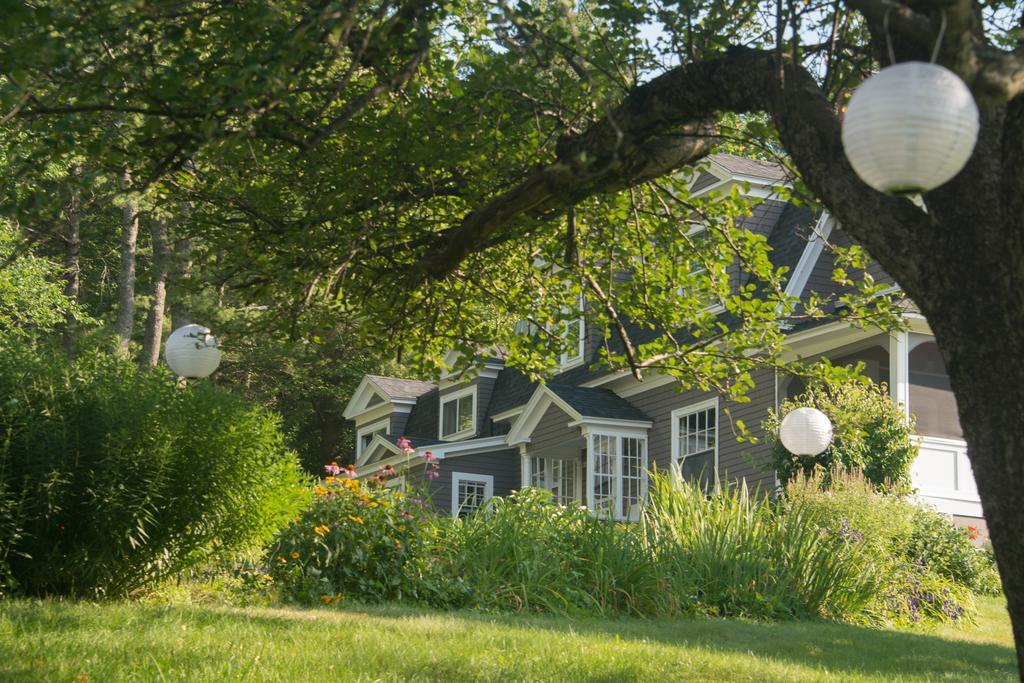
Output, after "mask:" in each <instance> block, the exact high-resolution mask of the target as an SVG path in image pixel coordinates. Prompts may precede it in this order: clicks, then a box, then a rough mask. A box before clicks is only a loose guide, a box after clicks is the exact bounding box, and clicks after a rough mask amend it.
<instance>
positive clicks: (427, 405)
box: [405, 389, 439, 439]
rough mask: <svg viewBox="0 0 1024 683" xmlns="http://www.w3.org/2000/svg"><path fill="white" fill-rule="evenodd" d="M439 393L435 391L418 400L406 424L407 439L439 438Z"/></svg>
mask: <svg viewBox="0 0 1024 683" xmlns="http://www.w3.org/2000/svg"><path fill="white" fill-rule="evenodd" d="M438 403H439V402H438V391H437V389H433V390H431V391H428V392H427V393H425V394H423V395H422V396H420V397H419V398H418V399H416V405H415V406H413V408H412V412H410V413H409V420H408V421H407V422H406V423H405V435H406V436H407V437H410V438H412V437H421V438H426V439H430V438H435V437H436V436H437V420H438V417H437V411H438Z"/></svg>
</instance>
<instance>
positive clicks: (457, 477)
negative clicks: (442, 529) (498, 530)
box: [452, 472, 494, 517]
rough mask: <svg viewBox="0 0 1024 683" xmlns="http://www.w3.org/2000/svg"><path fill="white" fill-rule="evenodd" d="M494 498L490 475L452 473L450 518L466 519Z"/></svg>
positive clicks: (492, 478) (492, 481)
mask: <svg viewBox="0 0 1024 683" xmlns="http://www.w3.org/2000/svg"><path fill="white" fill-rule="evenodd" d="M493 497H494V477H493V476H491V475H490V474H467V473H466V472H452V517H466V516H467V515H470V514H472V513H474V512H476V511H477V510H479V509H481V508H482V507H483V506H484V505H486V504H487V501H489V500H490V499H491V498H493Z"/></svg>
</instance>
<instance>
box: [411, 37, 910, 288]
mask: <svg viewBox="0 0 1024 683" xmlns="http://www.w3.org/2000/svg"><path fill="white" fill-rule="evenodd" d="M785 71H786V74H785V79H784V81H785V83H786V84H787V85H786V88H785V90H782V89H781V88H780V86H779V85H778V72H777V69H776V63H775V57H774V55H773V54H772V53H770V52H761V51H753V50H745V49H737V50H733V51H731V52H729V53H728V54H726V55H725V56H723V57H721V58H718V59H714V60H708V61H703V62H697V63H694V64H689V65H686V66H682V67H678V68H676V69H673V70H672V71H669V72H667V73H665V74H663V75H661V76H659V77H657V78H655V79H654V80H652V81H650V82H649V83H646V84H644V85H642V86H640V87H638V88H636V89H635V90H633V91H632V92H631V93H630V94H629V95H628V96H627V97H626V99H625V100H624V101H623V102H622V103H621V104H620V105H619V106H618V107H616V108H615V109H614V110H613V111H612V112H610V113H609V114H608V115H607V116H605V117H604V118H602V119H601V120H599V121H597V122H596V123H594V124H593V125H592V126H591V127H590V128H589V129H588V130H586V131H584V132H583V133H582V134H580V135H578V136H574V137H571V138H566V139H564V140H562V141H561V143H560V144H559V146H558V154H557V159H556V161H555V162H553V163H551V164H549V165H548V166H546V167H543V168H541V169H539V170H537V171H535V172H534V173H533V175H532V176H531V177H530V178H528V179H527V180H526V181H524V182H523V183H522V184H520V185H519V186H517V187H515V188H513V189H511V190H509V191H508V192H505V193H504V194H502V195H500V196H498V197H496V198H494V199H493V200H491V201H490V202H488V203H487V204H485V205H484V206H483V207H481V208H480V209H478V210H476V211H473V212H472V213H470V214H469V215H467V216H466V217H465V219H464V220H463V222H462V223H461V224H460V225H458V226H456V227H454V228H452V229H451V230H449V231H447V232H445V233H442V234H441V235H440V236H439V237H438V241H437V243H436V244H435V245H434V246H433V247H432V248H431V249H429V250H428V252H427V253H426V255H425V256H424V258H423V259H422V261H421V263H420V264H419V268H418V269H417V271H416V272H415V273H413V276H414V279H416V280H422V279H423V278H428V279H429V278H440V277H443V276H445V275H446V274H447V273H449V272H451V271H452V270H453V269H454V268H455V267H457V266H458V264H459V263H461V261H462V260H463V259H464V258H465V257H466V256H468V255H469V254H470V253H472V252H473V251H476V250H479V249H482V248H484V247H485V246H486V245H487V244H489V243H495V242H499V241H502V239H503V238H511V237H513V236H515V235H516V234H517V233H518V232H520V231H522V230H523V228H524V224H525V225H528V224H530V223H533V222H536V221H540V220H544V219H546V218H548V217H549V216H550V215H551V214H552V212H553V211H555V210H557V209H564V208H566V207H568V206H572V205H573V204H575V203H577V202H579V201H580V200H582V199H584V198H586V197H588V196H591V195H594V194H597V193H603V192H612V191H617V190H620V189H623V188H626V187H630V186H632V185H635V184H637V183H640V182H643V181H645V180H648V179H650V178H654V177H657V176H660V175H664V174H666V173H668V172H670V171H672V170H674V169H676V168H679V167H681V166H685V165H688V164H693V163H695V162H696V161H698V160H699V159H701V158H702V157H704V156H706V155H707V154H708V153H709V152H710V151H711V150H712V149H713V147H714V145H715V143H716V139H715V138H714V135H713V121H714V120H715V118H716V116H717V114H718V113H719V112H722V111H734V112H755V111H766V112H769V113H770V114H771V115H772V116H773V117H774V119H775V121H776V126H777V127H778V128H779V130H780V132H781V134H782V138H783V143H784V144H785V145H786V147H787V149H788V150H789V151H790V153H791V154H792V155H793V158H794V160H795V161H796V166H797V168H798V169H799V170H800V172H801V175H802V176H803V177H804V179H805V180H806V181H807V182H808V183H809V184H810V185H811V187H812V189H813V190H814V191H815V193H816V194H817V195H818V197H819V198H820V199H821V200H822V201H823V202H824V203H825V204H826V205H827V206H829V208H830V209H832V211H833V213H834V214H835V215H836V216H837V217H838V218H839V219H840V220H841V221H843V222H844V223H846V224H848V225H849V227H850V229H851V231H852V232H853V233H854V234H855V236H856V237H857V238H858V239H860V240H861V241H862V242H863V243H864V244H865V246H867V247H868V249H869V250H871V251H873V252H876V253H883V252H885V253H894V254H901V253H903V252H904V251H905V250H906V249H907V248H909V246H908V245H907V244H904V243H901V242H900V240H901V239H905V238H906V231H907V230H908V229H911V228H913V227H914V226H922V225H924V223H925V218H924V214H922V213H921V211H920V210H919V209H917V208H916V207H914V206H913V204H912V203H911V202H909V201H906V200H901V199H894V198H891V197H887V196H885V195H883V194H881V193H878V192H875V191H874V190H872V189H870V188H869V187H867V186H866V185H864V184H863V183H862V182H861V181H860V179H859V178H857V176H856V174H855V173H854V172H853V169H852V168H851V167H850V165H849V163H848V162H847V161H846V157H845V155H844V154H843V151H842V144H841V142H840V136H839V130H840V128H839V122H838V120H837V119H836V117H835V115H834V114H833V112H832V108H831V105H830V103H829V102H828V100H827V98H826V97H825V95H824V93H823V92H822V91H821V89H820V88H819V87H818V85H817V83H816V82H815V80H814V78H813V77H812V76H811V74H809V73H808V72H807V71H806V70H805V69H803V68H802V67H799V66H794V65H792V64H788V65H787V66H786V68H785ZM921 232H923V231H921ZM918 246H919V247H920V243H918Z"/></svg>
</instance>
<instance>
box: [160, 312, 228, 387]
mask: <svg viewBox="0 0 1024 683" xmlns="http://www.w3.org/2000/svg"><path fill="white" fill-rule="evenodd" d="M164 358H166V359H167V365H169V366H170V367H171V370H172V371H173V372H174V374H176V375H178V376H179V377H209V376H210V373H212V372H213V371H214V370H216V369H217V366H218V365H220V349H219V348H217V339H216V338H215V337H214V336H213V335H212V334H210V330H209V329H207V328H205V327H203V326H202V325H185V326H184V327H179V328H178V329H176V330H175V331H174V332H171V336H170V337H168V338H167V346H166V347H165V348H164Z"/></svg>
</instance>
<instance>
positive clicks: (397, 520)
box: [267, 470, 454, 604]
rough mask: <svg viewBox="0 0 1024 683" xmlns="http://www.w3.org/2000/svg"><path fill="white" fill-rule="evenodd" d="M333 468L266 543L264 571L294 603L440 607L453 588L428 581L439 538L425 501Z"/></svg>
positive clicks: (448, 597) (436, 520)
mask: <svg viewBox="0 0 1024 683" xmlns="http://www.w3.org/2000/svg"><path fill="white" fill-rule="evenodd" d="M350 475H351V472H346V471H344V470H341V471H338V470H335V474H334V475H332V476H328V477H327V478H326V479H324V481H323V482H321V483H319V484H317V485H316V486H315V488H314V492H315V493H314V499H313V502H312V505H310V506H309V508H308V509H306V510H305V511H304V512H302V514H300V515H298V516H297V517H296V518H295V520H294V522H293V523H292V524H290V525H289V526H288V527H287V528H285V529H284V530H283V531H282V532H281V534H280V535H279V536H278V538H277V540H276V541H275V542H274V544H273V545H272V546H271V548H270V553H269V556H268V570H267V571H268V573H269V575H270V576H271V577H273V579H274V582H275V584H276V585H277V587H278V589H279V590H280V591H281V593H282V595H283V596H284V597H285V598H287V599H291V600H296V601H299V602H314V601H321V602H324V603H325V604H326V603H332V602H336V601H337V600H340V599H342V598H344V597H355V598H358V599H361V600H368V601H380V600H405V601H410V602H425V603H431V604H444V603H446V602H448V601H450V600H451V599H452V598H451V597H450V596H449V595H447V593H446V591H447V592H450V591H452V590H454V589H453V588H452V587H451V586H448V585H441V584H439V583H436V582H434V581H432V580H431V577H430V573H429V571H430V569H431V565H430V564H429V563H428V561H427V559H428V557H429V556H430V550H431V548H432V547H433V545H434V542H435V540H436V538H437V532H438V524H439V522H440V520H438V519H437V517H436V513H435V512H434V511H433V509H432V508H430V507H429V505H428V503H426V502H424V501H423V500H421V499H417V498H415V497H412V496H407V495H405V494H404V493H402V492H401V491H399V490H397V489H389V488H386V487H384V486H381V485H378V484H375V483H372V482H364V481H360V480H358V479H354V478H351V476H350Z"/></svg>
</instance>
